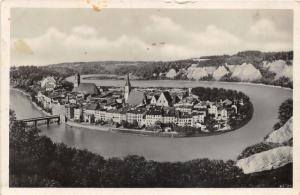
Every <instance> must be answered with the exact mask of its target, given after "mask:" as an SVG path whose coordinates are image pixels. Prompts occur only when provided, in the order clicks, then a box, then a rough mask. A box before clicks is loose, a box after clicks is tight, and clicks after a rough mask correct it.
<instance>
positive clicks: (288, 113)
mask: <svg viewBox="0 0 300 195" xmlns="http://www.w3.org/2000/svg"><path fill="white" fill-rule="evenodd" d="M292 116H293V99H291V98H289V99H287V100H285V101H284V102H283V103H282V104H281V105H280V106H279V109H278V122H277V123H276V124H275V125H274V127H273V129H274V130H277V129H279V128H280V127H282V126H283V125H284V124H285V123H286V122H287V121H288V120H289V119H290V118H291V117H292Z"/></svg>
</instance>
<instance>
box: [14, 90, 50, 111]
mask: <svg viewBox="0 0 300 195" xmlns="http://www.w3.org/2000/svg"><path fill="white" fill-rule="evenodd" d="M10 89H11V90H15V91H18V92H20V93H22V94H23V95H25V96H27V97H28V98H29V99H30V102H31V104H32V105H33V106H34V107H35V108H36V109H37V110H39V111H41V112H42V113H43V114H44V115H46V116H52V114H50V113H48V112H46V110H44V109H43V108H42V107H40V106H38V105H37V104H36V103H35V102H34V101H32V98H31V96H30V95H29V94H28V93H27V92H26V91H24V90H22V89H19V88H15V87H10Z"/></svg>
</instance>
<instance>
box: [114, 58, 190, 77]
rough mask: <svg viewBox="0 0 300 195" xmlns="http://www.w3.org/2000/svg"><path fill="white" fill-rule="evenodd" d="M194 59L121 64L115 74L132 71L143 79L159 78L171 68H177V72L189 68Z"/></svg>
mask: <svg viewBox="0 0 300 195" xmlns="http://www.w3.org/2000/svg"><path fill="white" fill-rule="evenodd" d="M192 62H193V61H192V60H191V59H189V60H177V61H157V62H140V63H139V64H138V65H135V66H133V65H129V66H121V67H119V68H118V69H115V70H114V72H113V73H114V74H117V75H125V74H127V73H131V74H134V75H136V76H137V77H140V78H143V79H158V78H162V77H161V74H162V73H165V72H168V71H169V70H170V69H175V70H176V71H177V72H178V71H179V70H180V69H183V68H185V69H187V68H188V67H189V66H190V65H191V64H192Z"/></svg>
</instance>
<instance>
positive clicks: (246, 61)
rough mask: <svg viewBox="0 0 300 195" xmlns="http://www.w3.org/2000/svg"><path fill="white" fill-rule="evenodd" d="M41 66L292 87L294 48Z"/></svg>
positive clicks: (67, 70)
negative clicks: (277, 50)
mask: <svg viewBox="0 0 300 195" xmlns="http://www.w3.org/2000/svg"><path fill="white" fill-rule="evenodd" d="M41 69H45V70H50V71H56V72H59V73H60V74H63V75H64V76H65V75H67V76H69V75H72V74H75V73H76V72H79V73H80V74H116V75H125V74H127V73H131V74H132V75H134V76H136V77H137V78H142V79H180V80H216V81H227V82H230V81H235V82H237V81H241V82H243V81H244V82H255V83H263V84H270V85H278V86H283V87H289V88H292V87H293V82H292V81H293V52H292V51H289V52H260V51H243V52H238V53H237V54H234V55H231V56H230V55H221V56H203V57H199V58H191V59H185V60H177V61H97V62H70V63H61V64H51V65H48V66H44V67H41Z"/></svg>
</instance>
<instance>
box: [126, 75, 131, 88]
mask: <svg viewBox="0 0 300 195" xmlns="http://www.w3.org/2000/svg"><path fill="white" fill-rule="evenodd" d="M125 81H126V83H125V86H128V87H131V84H130V80H129V74H127V76H126V79H125Z"/></svg>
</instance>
